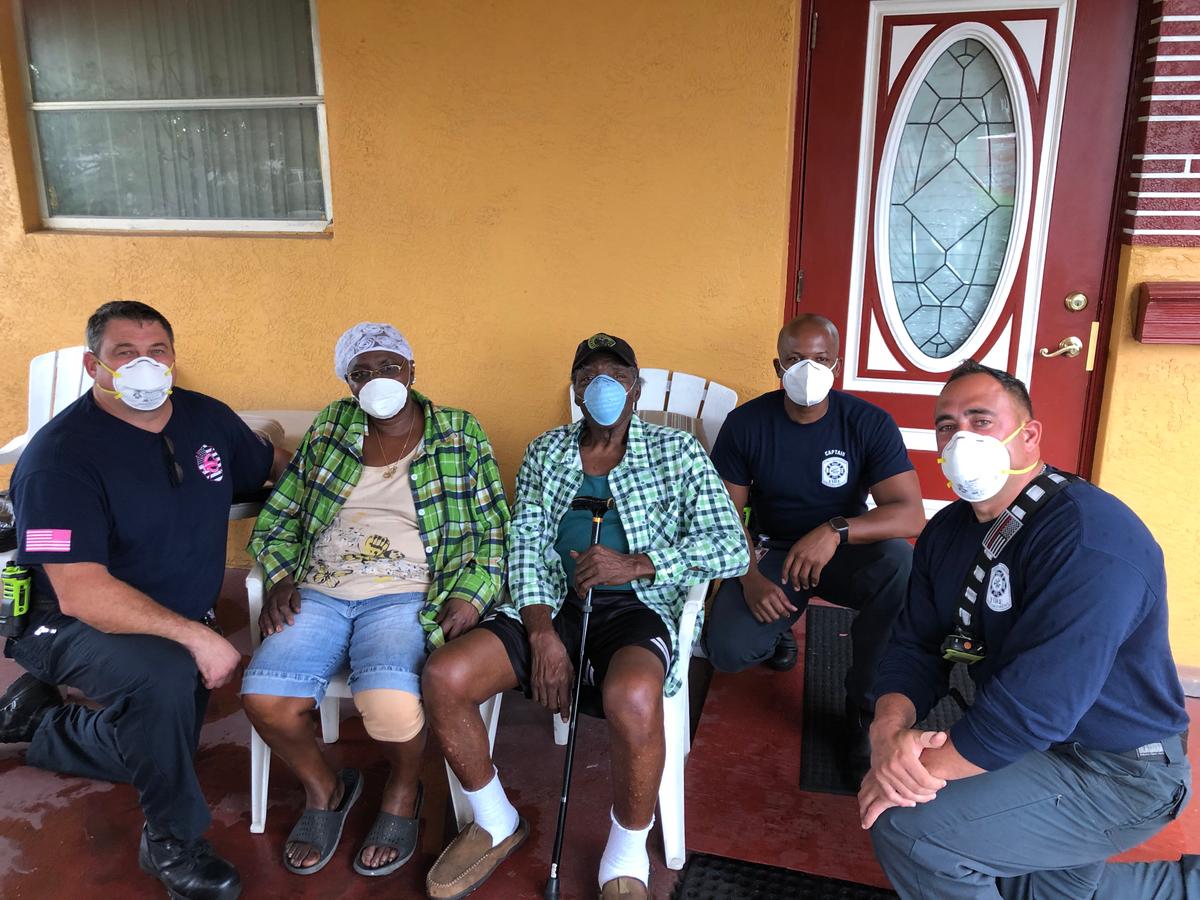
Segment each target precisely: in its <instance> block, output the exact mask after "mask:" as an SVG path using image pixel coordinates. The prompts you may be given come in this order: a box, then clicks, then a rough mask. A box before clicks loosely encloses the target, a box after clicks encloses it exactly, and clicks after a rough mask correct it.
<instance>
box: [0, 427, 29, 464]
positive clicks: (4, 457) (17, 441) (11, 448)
mask: <svg viewBox="0 0 1200 900" xmlns="http://www.w3.org/2000/svg"><path fill="white" fill-rule="evenodd" d="M28 444H29V432H28V431H27V432H25V433H24V434H18V435H17V436H16V437H15V438H13V439H12V440H11V441H9V442H8V443H7V444H5V445H4V446H3V447H0V465H8V464H9V463H15V462H16V461H17V459H18V457H20V455H21V451H22V450H24V449H25V447H26V445H28Z"/></svg>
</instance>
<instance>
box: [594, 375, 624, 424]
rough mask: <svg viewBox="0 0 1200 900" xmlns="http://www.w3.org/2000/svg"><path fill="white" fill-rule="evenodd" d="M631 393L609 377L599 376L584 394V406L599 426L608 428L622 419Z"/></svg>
mask: <svg viewBox="0 0 1200 900" xmlns="http://www.w3.org/2000/svg"><path fill="white" fill-rule="evenodd" d="M628 396H629V391H627V390H625V388H624V387H622V386H621V382H619V381H617V379H615V378H613V377H611V376H609V375H597V376H596V377H595V378H593V379H592V382H591V384H589V385H588V386H587V390H585V391H584V392H583V405H584V406H586V407H587V408H588V412H590V413H591V414H592V418H593V419H595V420H596V424H597V425H603V426H604V427H605V428H607V427H608V426H609V425H613V424H615V423H616V421H617V419H619V418H621V413H622V412H624V410H625V398H626V397H628Z"/></svg>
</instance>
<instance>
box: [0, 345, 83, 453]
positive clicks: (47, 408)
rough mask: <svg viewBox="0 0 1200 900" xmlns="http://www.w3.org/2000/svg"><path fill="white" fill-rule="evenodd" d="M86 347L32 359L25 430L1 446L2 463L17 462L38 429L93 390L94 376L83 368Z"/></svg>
mask: <svg viewBox="0 0 1200 900" xmlns="http://www.w3.org/2000/svg"><path fill="white" fill-rule="evenodd" d="M86 349H87V348H86V347H66V348H65V349H62V350H51V351H50V352H49V353H43V354H41V355H40V356H35V357H34V358H33V359H32V360H30V362H29V412H28V417H27V419H26V427H25V433H24V434H21V435H18V436H17V437H15V438H13V439H12V440H11V441H9V442H8V443H7V444H5V445H4V446H3V447H0V463H15V462H16V461H17V460H18V459H19V458H20V456H21V451H22V450H24V449H25V447H26V445H27V444H28V443H29V442H30V440H32V438H33V436H34V435H35V434H37V433H38V429H40V428H41V427H42V426H43V425H45V424H46V423H47V422H49V421H50V420H51V419H52V418H54V417H55V416H56V415H58V414H59V413H60V412H62V411H63V410H64V409H66V408H67V407H68V406H70V405H71V404H72V403H74V402H75V401H76V400H78V399H79V398H80V397H82V396H83V394H84V392H85V391H87V390H90V389H91V386H92V379H91V377H90V376H89V375H88V373H87V372H86V371H84V368H83V354H84V351H85V350H86Z"/></svg>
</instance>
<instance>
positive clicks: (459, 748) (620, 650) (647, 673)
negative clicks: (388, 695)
mask: <svg viewBox="0 0 1200 900" xmlns="http://www.w3.org/2000/svg"><path fill="white" fill-rule="evenodd" d="M571 382H572V385H573V387H574V391H575V399H576V402H577V403H579V405H580V407H581V408H582V409H583V413H584V416H583V420H582V421H581V422H577V423H575V424H573V425H569V426H563V427H560V428H555V429H553V430H552V431H548V432H546V433H545V434H543V435H541V436H540V437H538V438H537V439H536V440H535V441H534V442H533V443H532V444H530V446H529V449H528V451H527V452H526V454H525V461H524V463H523V464H522V466H521V470H520V472H519V473H518V475H517V500H516V506H515V510H514V516H513V520H512V524H511V526H510V530H509V548H508V549H509V590H510V593H511V598H510V599H508V600H507V601H505V602H503V603H501V604H500V606H499V607H498V609H497V610H495V611H494V612H493V613H492V614H491V615H489V616H487V617H485V618H484V620H483V622H481V623H480V625H479V626H478V627H477V628H476V629H475V630H474V631H472V632H470V633H469V634H466V635H464V636H463V637H462V638H460V639H459V640H456V641H454V642H453V643H452V644H449V645H447V646H446V647H443V648H442V649H440V650H438V651H437V652H435V653H434V654H433V655H432V656H431V657H430V659H429V661H428V663H427V664H426V667H425V671H424V675H423V679H422V687H423V691H424V696H425V700H426V708H427V713H428V717H429V722H430V726H431V728H432V731H433V733H434V735H435V736H436V737H437V739H438V740H439V741H440V742H441V745H442V748H443V750H444V752H445V754H446V759H447V760H448V761H449V763H450V766H451V768H453V770H454V773H455V774H456V775H457V776H458V779H459V781H461V782H462V785H463V787H464V788H465V790H466V792H467V798H468V800H469V801H470V804H471V809H472V812H473V813H474V822H472V823H471V825H469V826H468V827H467V828H465V829H464V830H463V831H462V832H461V833H460V834H459V835H458V837H456V838H455V839H454V840H453V841H452V842H451V843H450V845H449V846H448V847H447V848H446V850H445V851H444V852H443V853H442V855H441V856H440V857H439V859H438V861H437V862H436V863H435V864H434V866H433V868H432V869H431V870H430V872H429V875H428V878H427V879H426V889H427V891H428V894H429V896H430V897H431V898H437V900H448V898H457V897H463V896H466V895H467V894H469V893H470V892H471V891H473V890H475V889H476V888H477V887H479V885H481V884H482V883H483V882H484V881H485V880H486V879H487V877H488V876H489V875H491V873H492V872H493V871H494V870H495V868H496V867H497V866H498V865H499V864H500V863H501V862H503V861H504V860H505V859H506V858H507V857H508V856H509V855H511V854H512V853H513V852H514V851H515V850H516V849H517V847H519V846H520V845H521V843H522V842H523V841H524V840H525V838H526V836H527V835H528V831H529V827H528V825H527V824H526V823H525V820H524V819H522V818H521V817H520V816H519V815H518V813H517V810H516V809H515V808H514V807H513V805H512V804H511V803H510V802H509V800H508V797H507V796H506V795H505V792H504V788H503V787H502V786H501V784H500V778H499V775H498V773H497V772H496V769H495V768H494V766H493V765H492V760H491V756H490V753H489V751H488V739H487V731H486V729H485V728H484V725H483V721H482V719H481V718H480V716H479V709H478V707H479V704H480V703H481V702H483V701H484V700H486V699H487V698H488V697H490V696H492V695H493V694H496V693H498V692H500V691H504V690H508V689H510V688H515V687H520V688H521V689H522V690H524V691H525V693H526V694H527V695H528V696H531V697H533V698H534V699H535V700H537V701H538V702H539V703H542V704H543V705H545V706H547V707H549V708H550V709H551V710H554V711H556V712H558V713H559V714H560V715H562V716H563V718H564V719H565V718H567V717H568V715H570V716H571V717H572V718H573V717H574V713H575V709H576V707H577V706H578V703H577V690H578V686H579V685H580V683H582V684H583V685H588V686H593V687H596V688H599V691H600V695H601V698H602V700H603V706H604V713H605V716H606V718H607V719H608V724H609V733H610V735H611V742H612V744H611V746H612V750H611V753H612V763H611V766H612V781H613V808H612V813H611V819H612V826H611V830H610V832H609V839H608V844H607V846H606V847H605V850H604V855H603V857H602V859H601V860H600V872H599V878H598V883H599V885H600V896H601V897H603V898H618V897H621V898H635V897H646V896H648V884H649V872H650V861H649V857H648V856H647V853H646V837H647V835H648V833H649V831H650V827H651V826H652V825H653V824H654V803H655V798H656V797H657V794H658V784H659V780H660V778H661V776H662V769H663V760H664V756H665V752H666V751H665V743H664V736H663V695H664V693H666V694H667V695H668V696H670V695H672V694H674V693H675V691H676V690H678V689H679V684H680V679H679V674H678V673H679V671H680V670H681V668H682V667H683V666H686V665H687V664H688V660H686V659H677V658H676V657H675V653H674V647H675V646H676V634H675V630H676V624H677V622H678V619H679V614H680V611H681V609H682V607H683V603H684V599H685V597H686V595H687V591H688V588H689V587H690V586H692V585H694V584H697V583H700V582H703V581H708V580H710V579H713V578H729V577H734V576H737V575H740V574H742V573H743V572H745V571H746V568H747V567H748V565H749V555H748V551H747V549H746V542H745V539H744V537H743V534H742V530H741V526H740V524H739V522H738V517H737V513H736V511H735V510H734V508H733V505H732V503H731V502H730V500H729V495H728V493H727V492H726V491H725V490H724V488H723V487H722V484H721V480H720V478H719V477H718V476H717V473H716V471H715V470H714V469H713V467H712V464H711V463H710V462H709V460H708V457H707V455H706V454H705V453H704V450H703V448H702V447H701V446H700V444H699V443H698V442H697V441H696V440H695V439H694V438H692V437H691V436H689V435H687V434H685V433H684V432H681V431H677V430H675V429H671V428H665V427H659V426H654V425H649V424H646V423H644V422H642V421H641V419H639V418H638V416H637V415H636V414H635V413H634V409H635V407H636V405H637V399H638V396H639V394H640V386H639V379H638V366H637V359H636V357H635V356H634V353H633V349H632V348H631V347H630V346H629V344H627V343H626V342H625V341H623V340H621V339H620V338H616V337H612V336H610V335H607V334H596V335H593V336H592V337H590V338H588V339H587V340H585V341H583V342H582V343H581V344H580V345H579V347H578V349H577V350H576V352H575V359H574V362H573V363H572V365H571ZM589 539H590V540H589ZM589 613H590V615H589ZM585 622H586V623H587V624H586V625H585ZM577 671H578V672H579V673H580V677H579V678H578V679H576V677H575V675H576V672H577ZM573 686H574V687H575V688H576V696H575V697H573V696H572V694H573V691H572V688H573ZM571 749H572V746H569V747H568V760H569V759H570V755H571V754H570V750H571ZM569 778H570V770H569V762H568V767H567V771H566V772H565V773H564V790H563V801H562V803H563V805H564V806H565V802H566V795H567V791H566V787H567V784H568V783H569ZM563 818H564V817H563V816H562V815H561V808H560V816H559V833H558V836H557V840H556V842H555V844H556V851H555V859H554V864H553V868H552V873H551V883H550V885H549V886H548V889H547V893H548V895H553V894H554V892H555V890H556V888H557V870H558V862H559V859H558V856H559V851H560V850H561V842H562V823H563Z"/></svg>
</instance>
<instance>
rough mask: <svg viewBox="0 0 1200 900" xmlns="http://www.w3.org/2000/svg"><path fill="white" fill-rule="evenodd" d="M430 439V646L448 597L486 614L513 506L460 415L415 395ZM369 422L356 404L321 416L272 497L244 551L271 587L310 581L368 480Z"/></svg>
mask: <svg viewBox="0 0 1200 900" xmlns="http://www.w3.org/2000/svg"><path fill="white" fill-rule="evenodd" d="M412 397H413V398H414V399H415V400H416V401H417V402H419V403H420V404H421V406H422V408H423V409H424V414H425V430H424V440H423V441H422V444H421V447H420V449H419V450H418V451H417V455H416V456H415V457H414V458H413V461H412V468H411V471H412V475H411V483H412V490H413V499H414V501H415V503H416V508H417V519H418V522H419V523H420V525H419V527H420V531H421V540H422V542H423V543H424V545H425V557H426V560H427V562H428V563H429V569H430V572H431V573H432V575H433V584H432V585H431V586H430V588H429V595H428V598H427V601H426V604H425V607H424V609H422V611H421V613H420V619H421V625H422V627H424V629H425V632H426V639H427V641H428V642H429V644H430V645H431V646H433V647H440V646H441V645H442V644H443V643H444V642H445V637H444V635H443V634H442V629H441V626H440V625H438V623H437V621H436V618H437V615H438V612H439V610H440V609H441V607H442V604H443V603H445V602H446V601H447V600H448V599H450V598H451V597H458V598H461V599H463V600H466V601H468V602H469V603H471V605H473V606H474V607H475V608H476V609H477V610H479V611H480V612H481V613H482V612H483V609H484V607H486V606H487V605H488V604H489V603H491V602H492V600H493V599H494V598H495V597H496V596H497V594H499V593H500V586H501V583H502V581H503V578H504V532H505V528H506V526H507V524H508V518H509V515H508V501H507V500H506V499H505V497H504V485H503V483H502V482H501V481H500V471H499V469H498V468H497V466H496V460H495V459H494V458H493V457H492V445H491V444H490V443H489V442H488V439H487V435H486V434H484V432H483V428H482V427H481V426H480V424H479V422H478V421H477V420H476V419H475V417H474V416H472V415H471V414H470V413H469V412H465V411H464V410H461V409H451V408H449V407H439V406H435V405H434V404H433V403H431V402H430V401H429V400H428V399H426V398H425V397H423V396H422V395H421V394H419V393H418V392H417V391H412ZM366 433H367V416H366V413H364V412H363V411H362V408H361V407H360V406H359V405H358V403H357V402H356V401H354V400H350V399H345V400H335V401H334V402H333V403H331V404H329V406H327V407H325V409H323V410H321V412H320V413H319V414H318V415H317V418H316V419H315V420H314V421H313V423H312V425H311V426H310V427H309V429H308V432H307V433H306V434H305V435H304V440H303V441H301V443H300V446H299V447H298V448H297V450H296V453H295V455H294V456H293V457H292V460H291V462H290V463H288V467H287V469H286V470H284V473H283V475H282V476H280V479H279V482H278V483H277V484H276V485H275V490H274V491H272V492H271V496H270V497H268V498H267V502H266V504H265V505H264V506H263V509H262V512H260V513H259V514H258V521H257V522H255V523H254V532H253V534H251V536H250V544H249V546H248V547H247V549H248V550H249V551H250V554H251V555H252V556H253V557H254V558H255V559H257V560H258V561H259V562H260V563H262V567H263V571H264V573H265V582H266V586H267V587H268V588H269V587H270V586H271V585H273V584H275V583H276V582H278V581H279V580H280V579H282V578H284V577H285V576H287V575H290V576H291V577H292V578H293V579H294V580H295V581H296V583H297V584H298V583H300V582H301V581H303V580H304V576H305V575H306V574H307V571H308V563H309V558H310V555H311V553H312V549H313V546H314V545H315V544H316V542H317V538H319V537H320V536H321V533H322V532H323V531H324V530H325V529H326V528H328V527H329V526H330V525H331V524H333V520H334V518H335V517H336V516H337V514H338V510H340V509H341V508H342V504H343V503H345V502H346V498H347V497H349V496H350V492H351V491H353V490H354V486H355V485H356V484H358V479H359V477H360V476H361V475H362V470H363V460H362V446H363V438H364V437H365V436H366Z"/></svg>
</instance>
